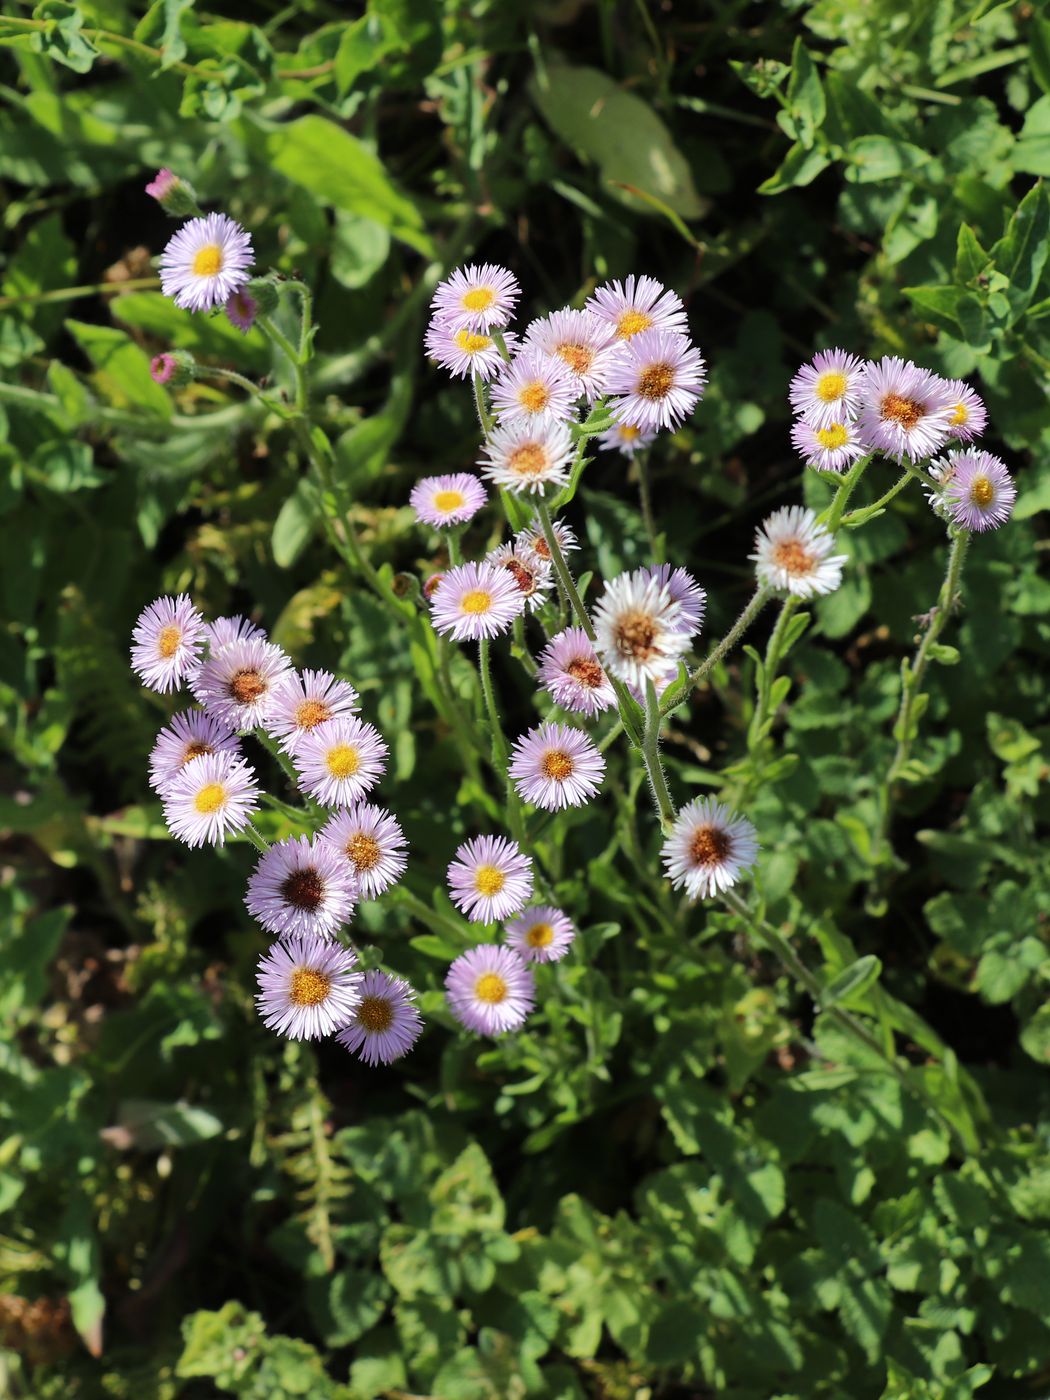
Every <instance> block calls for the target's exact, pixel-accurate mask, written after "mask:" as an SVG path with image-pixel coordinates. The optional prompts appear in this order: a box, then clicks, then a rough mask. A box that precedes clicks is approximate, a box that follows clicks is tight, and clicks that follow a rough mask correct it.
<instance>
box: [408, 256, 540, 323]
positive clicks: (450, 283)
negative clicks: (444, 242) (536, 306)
mask: <svg viewBox="0 0 1050 1400" xmlns="http://www.w3.org/2000/svg"><path fill="white" fill-rule="evenodd" d="M520 296H521V288H520V287H519V286H518V281H517V278H516V277H515V276H514V275H513V273H510V272H508V271H507V269H506V268H505V267H499V266H497V264H495V263H482V264H481V266H480V267H478V266H475V265H474V264H473V263H472V264H471V265H470V266H468V267H457V268H456V270H455V272H453V274H452V275H451V277H447V278H446V279H445V281H444V282H439V283H438V284H437V287H436V288H435V290H434V296H433V299H432V301H431V303H430V308H431V311H432V312H433V313H434V316H435V317H436V318H439V319H440V320H442V321H446V322H447V323H448V324H449V325H450V326H452V328H453V329H454V330H460V329H461V328H463V327H465V328H466V329H467V330H471V331H487V330H490V329H491V328H492V327H494V326H495V327H496V328H499V327H500V326H505V325H506V324H507V322H508V321H509V320H510V318H511V315H512V314H513V311H514V304H515V302H516V301H517V300H518V297H520Z"/></svg>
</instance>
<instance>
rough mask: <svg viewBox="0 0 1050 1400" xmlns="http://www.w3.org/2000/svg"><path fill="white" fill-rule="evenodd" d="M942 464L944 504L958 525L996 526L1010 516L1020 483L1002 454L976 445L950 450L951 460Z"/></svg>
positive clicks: (987, 528)
mask: <svg viewBox="0 0 1050 1400" xmlns="http://www.w3.org/2000/svg"><path fill="white" fill-rule="evenodd" d="M938 465H939V466H940V467H941V472H940V475H941V476H942V479H944V481H945V485H944V488H943V497H944V504H945V507H946V509H947V512H948V517H949V519H950V520H951V521H952V522H953V523H954V524H955V525H958V526H959V527H960V528H961V529H964V530H977V531H980V530H994V529H996V528H997V527H998V526H999V525H1002V524H1003V523H1004V521H1006V520H1008V519H1009V518H1010V513H1011V512H1012V510H1013V508H1014V501H1016V499H1017V487H1016V486H1015V485H1014V483H1013V481H1012V479H1011V477H1010V473H1009V472H1008V471H1007V469H1006V464H1005V463H1004V462H1001V461H1000V460H999V458H998V457H993V456H992V454H991V453H990V452H982V451H980V450H979V449H976V448H975V449H971V450H969V451H966V452H949V453H948V461H947V462H946V463H938Z"/></svg>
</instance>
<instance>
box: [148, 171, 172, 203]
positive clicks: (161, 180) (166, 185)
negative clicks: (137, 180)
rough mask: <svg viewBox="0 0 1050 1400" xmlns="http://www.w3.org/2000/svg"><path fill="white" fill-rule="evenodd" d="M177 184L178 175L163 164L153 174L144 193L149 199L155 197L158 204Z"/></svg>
mask: <svg viewBox="0 0 1050 1400" xmlns="http://www.w3.org/2000/svg"><path fill="white" fill-rule="evenodd" d="M178 184H179V177H178V176H177V175H176V174H175V172H174V171H173V170H169V169H168V167H167V166H166V165H165V166H162V167H161V169H160V170H158V171H157V173H156V175H154V177H153V179H152V180H151V181H150V182H149V184H148V185H147V186H146V193H147V194H148V195H149V196H150V198H151V199H155V200H156V201H157V203H158V204H161V203H163V201H164V200H165V199H166V198H167V197H168V196H169V195H170V194H171V192H172V190H174V189H175V188H176V187H177V186H178Z"/></svg>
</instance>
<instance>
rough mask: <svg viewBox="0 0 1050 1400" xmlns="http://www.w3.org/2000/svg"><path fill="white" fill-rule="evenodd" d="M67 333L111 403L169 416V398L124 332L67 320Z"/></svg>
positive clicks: (143, 353)
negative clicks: (93, 368) (92, 368)
mask: <svg viewBox="0 0 1050 1400" xmlns="http://www.w3.org/2000/svg"><path fill="white" fill-rule="evenodd" d="M186 314H187V315H189V312H187V313H186ZM66 330H68V331H69V333H70V335H72V337H73V339H74V340H75V341H76V342H77V344H78V345H79V346H80V348H81V350H83V351H84V353H85V355H87V357H88V359H89V360H90V361H91V363H92V364H93V365H94V366H95V374H94V376H93V378H94V382H95V385H96V387H97V388H98V390H99V392H100V393H101V394H102V395H104V397H105V398H107V399H108V400H109V402H110V403H111V404H114V405H116V406H117V407H118V408H137V409H141V410H142V411H143V412H145V413H147V414H149V415H151V416H152V417H155V418H170V417H171V412H172V408H171V399H170V397H169V395H168V393H167V391H166V390H164V389H162V388H161V387H160V385H159V384H155V383H154V382H153V380H152V379H151V378H150V372H149V358H148V356H147V355H146V354H145V352H144V351H142V350H140V349H139V347H138V346H137V345H136V344H135V343H134V342H133V341H132V340H131V339H130V337H129V336H127V335H125V333H124V332H123V331H121V330H117V329H116V328H115V327H113V326H96V325H92V324H90V323H89V322H87V321H72V320H67V321H66Z"/></svg>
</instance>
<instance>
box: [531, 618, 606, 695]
mask: <svg viewBox="0 0 1050 1400" xmlns="http://www.w3.org/2000/svg"><path fill="white" fill-rule="evenodd" d="M539 679H540V684H541V685H542V686H543V687H544V689H545V690H546V691H547V693H548V694H549V695H550V697H551V699H552V700H553V701H554V703H555V704H556V705H560V706H561V708H562V709H563V710H577V711H579V712H580V713H581V714H585V715H590V716H591V717H593V716H594V715H597V714H600V713H601V712H602V710H611V709H615V707H616V692H615V690H613V688H612V685H611V684H610V683H609V677H608V676H607V675H606V674H605V672H604V671H603V670H602V667H601V662H600V661H599V660H598V658H597V656H596V655H595V651H594V647H593V646H591V643H590V641H589V640H588V637H587V633H586V632H585V631H584V630H583V628H582V627H567V628H566V629H565V631H564V632H559V633H558V635H557V636H556V637H552V638H551V639H550V641H549V642H548V643H547V645H546V647H545V648H544V650H543V655H542V656H541V657H540V672H539Z"/></svg>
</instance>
